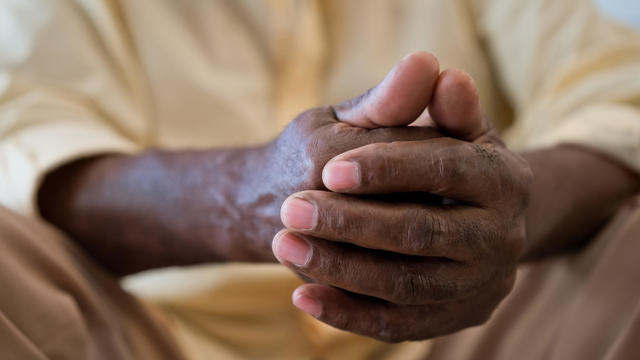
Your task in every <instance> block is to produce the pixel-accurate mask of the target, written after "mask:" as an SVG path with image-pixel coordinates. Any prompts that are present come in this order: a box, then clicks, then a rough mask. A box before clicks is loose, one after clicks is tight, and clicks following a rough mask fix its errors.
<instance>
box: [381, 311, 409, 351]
mask: <svg viewBox="0 0 640 360" xmlns="http://www.w3.org/2000/svg"><path fill="white" fill-rule="evenodd" d="M375 321H376V323H375V325H374V329H375V334H374V337H375V338H376V339H378V340H380V341H383V342H386V343H390V344H393V343H398V342H401V341H405V340H407V336H406V334H405V328H406V326H400V327H399V326H397V323H396V321H395V320H394V319H392V318H391V317H390V316H389V315H387V314H385V313H382V314H380V315H378V316H377V317H376V320H375Z"/></svg>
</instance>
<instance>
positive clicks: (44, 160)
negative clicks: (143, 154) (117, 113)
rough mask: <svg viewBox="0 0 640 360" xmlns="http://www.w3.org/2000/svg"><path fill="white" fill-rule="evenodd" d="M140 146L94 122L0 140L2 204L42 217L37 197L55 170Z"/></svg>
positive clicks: (56, 124) (42, 126) (21, 132)
mask: <svg viewBox="0 0 640 360" xmlns="http://www.w3.org/2000/svg"><path fill="white" fill-rule="evenodd" d="M137 151H139V146H138V145H136V144H135V143H133V142H131V141H129V140H127V139H126V138H124V137H122V136H121V135H119V134H117V133H115V132H114V131H113V130H112V129H110V128H108V127H105V126H104V125H101V124H99V123H95V122H80V121H73V122H52V123H45V124H38V126H35V127H30V128H26V129H23V130H19V131H18V132H16V133H13V134H10V135H9V136H7V137H6V138H4V139H0V184H2V186H1V187H0V205H3V206H5V207H7V208H9V209H11V210H13V211H16V212H18V213H20V214H24V215H28V216H33V215H39V213H38V209H37V199H36V194H37V191H38V188H39V186H40V184H41V181H42V179H43V178H44V176H45V175H46V174H47V173H48V172H49V171H51V170H52V169H55V168H56V167H58V166H60V165H62V164H64V163H68V162H71V161H73V160H77V159H79V158H82V157H87V156H91V155H97V154H101V153H134V152H137Z"/></svg>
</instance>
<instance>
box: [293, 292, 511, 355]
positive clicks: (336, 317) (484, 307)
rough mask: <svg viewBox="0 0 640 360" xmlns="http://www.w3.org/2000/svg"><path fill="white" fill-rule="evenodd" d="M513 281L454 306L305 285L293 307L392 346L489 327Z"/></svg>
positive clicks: (334, 325) (295, 293) (297, 293)
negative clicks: (394, 300) (398, 300)
mask: <svg viewBox="0 0 640 360" xmlns="http://www.w3.org/2000/svg"><path fill="white" fill-rule="evenodd" d="M512 284H513V281H505V282H496V284H492V285H494V286H491V288H487V289H486V291H484V292H483V293H482V294H479V296H475V297H473V298H470V299H465V300H462V301H459V302H453V303H449V304H426V305H398V304H393V303H389V302H386V301H383V300H379V299H375V298H371V297H366V296H361V295H357V294H353V293H350V292H347V291H344V290H340V289H336V288H334V287H331V286H326V285H320V284H305V285H302V286H300V287H298V288H297V289H296V290H295V291H294V292H293V294H292V302H293V304H294V305H295V306H296V307H297V308H299V309H300V310H302V311H304V312H305V313H307V314H309V315H312V316H313V317H315V318H316V319H318V320H320V321H322V322H324V323H326V324H329V325H331V326H333V327H336V328H338V329H342V330H346V331H350V332H354V333H357V334H360V335H364V336H369V337H372V338H375V339H378V340H382V341H386V342H392V343H393V342H400V341H407V340H424V339H429V338H433V337H436V336H442V335H446V334H450V333H452V332H455V331H458V330H460V329H464V328H467V327H470V326H476V325H480V324H483V323H485V322H486V321H487V320H488V319H489V317H490V316H491V314H492V310H493V309H494V308H495V306H496V304H498V303H499V302H500V300H501V299H502V298H503V297H504V296H506V294H508V292H509V291H510V289H511V287H512Z"/></svg>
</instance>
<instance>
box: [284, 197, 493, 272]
mask: <svg viewBox="0 0 640 360" xmlns="http://www.w3.org/2000/svg"><path fill="white" fill-rule="evenodd" d="M492 214H493V213H492V212H489V211H487V210H485V209H481V208H477V207H469V206H464V205H459V206H444V207H443V206H428V205H422V204H415V203H414V204H411V203H406V202H405V203H397V202H380V201H377V200H370V199H360V198H356V197H353V196H350V195H343V194H339V193H334V192H328V191H303V192H299V193H296V194H293V195H291V196H290V197H289V198H287V199H286V200H285V202H284V203H283V205H282V208H281V213H280V215H281V219H282V222H283V224H284V225H285V227H287V229H289V230H292V231H296V232H299V233H301V234H304V235H308V236H313V237H317V238H322V239H327V240H332V241H337V242H345V243H351V244H354V245H357V246H360V247H364V248H369V249H377V250H385V251H390V252H394V253H400V254H405V255H414V256H437V257H446V258H449V259H452V260H456V261H471V260H473V259H474V258H477V257H481V256H483V257H485V258H486V257H488V256H490V254H485V249H486V248H487V244H484V240H483V239H494V238H496V237H497V233H498V229H497V227H496V226H495V223H496V222H495V221H494V219H493V217H492Z"/></svg>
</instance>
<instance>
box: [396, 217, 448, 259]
mask: <svg viewBox="0 0 640 360" xmlns="http://www.w3.org/2000/svg"><path fill="white" fill-rule="evenodd" d="M434 218H435V217H434V216H433V214H430V213H429V212H427V211H423V210H422V209H420V208H411V209H408V210H407V211H406V213H405V214H404V217H403V219H402V220H401V221H402V223H403V224H404V226H403V227H404V231H400V232H398V233H397V234H398V235H399V236H400V239H398V243H399V245H400V246H401V248H402V249H405V250H406V251H407V252H409V253H412V254H415V255H429V251H430V250H431V249H432V248H433V245H434V242H435V241H436V240H435V237H436V236H438V237H439V236H440V234H439V233H438V234H437V233H436V232H437V231H439V230H440V224H439V223H438V224H434V223H435V221H436V220H434Z"/></svg>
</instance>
